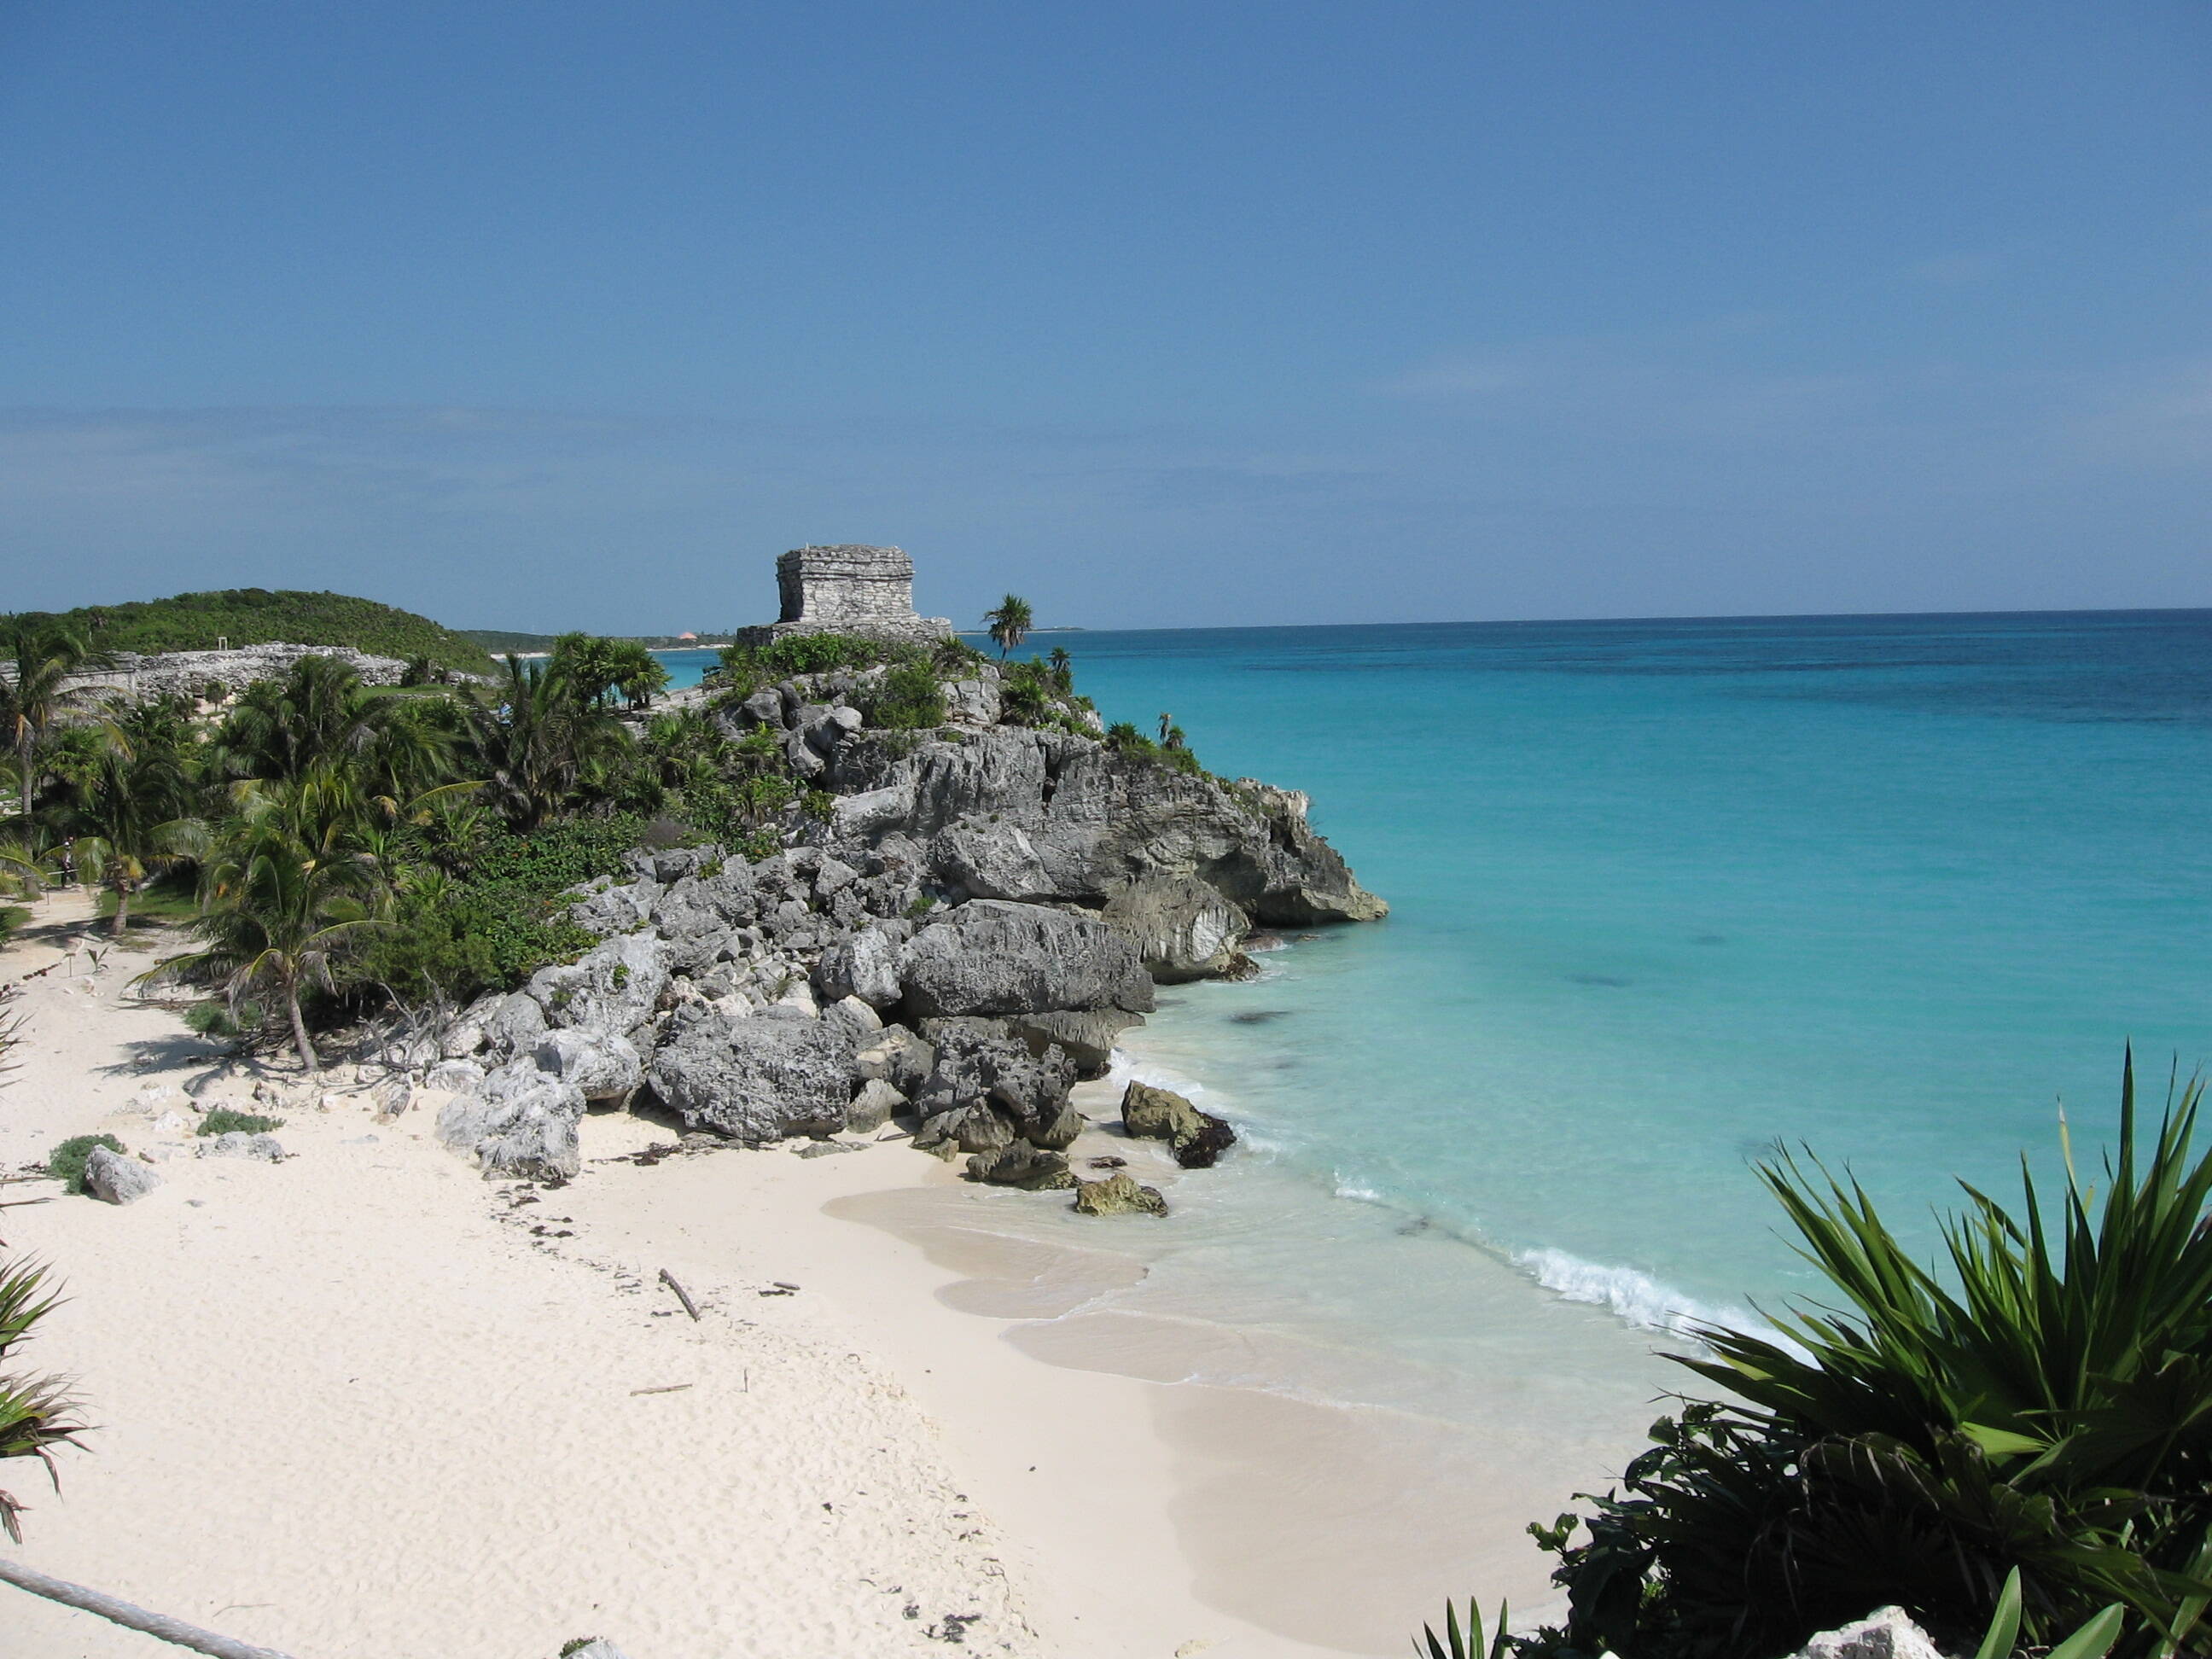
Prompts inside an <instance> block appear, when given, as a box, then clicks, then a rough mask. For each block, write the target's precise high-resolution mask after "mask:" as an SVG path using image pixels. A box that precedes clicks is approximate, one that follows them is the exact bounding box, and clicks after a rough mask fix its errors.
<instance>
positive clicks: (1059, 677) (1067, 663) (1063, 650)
mask: <svg viewBox="0 0 2212 1659" xmlns="http://www.w3.org/2000/svg"><path fill="white" fill-rule="evenodd" d="M1045 660H1046V661H1048V663H1050V664H1051V665H1052V677H1053V678H1054V680H1055V681H1056V682H1058V684H1059V686H1060V690H1063V691H1073V690H1075V659H1074V658H1073V657H1071V656H1069V655H1068V654H1067V647H1066V646H1064V645H1055V646H1054V647H1053V648H1052V654H1051V655H1050V656H1049V657H1048V658H1046V659H1045Z"/></svg>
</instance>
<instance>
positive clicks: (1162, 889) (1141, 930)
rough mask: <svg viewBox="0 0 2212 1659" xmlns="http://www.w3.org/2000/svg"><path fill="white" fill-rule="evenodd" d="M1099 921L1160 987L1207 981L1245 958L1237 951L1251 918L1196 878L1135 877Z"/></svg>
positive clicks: (1117, 895) (1110, 903)
mask: <svg viewBox="0 0 2212 1659" xmlns="http://www.w3.org/2000/svg"><path fill="white" fill-rule="evenodd" d="M1100 919H1101V920H1102V921H1104V922H1105V924H1106V925H1107V926H1108V927H1111V928H1113V929H1114V930H1115V932H1116V933H1120V934H1121V936H1122V937H1123V938H1125V939H1127V940H1128V941H1129V942H1130V943H1131V944H1132V945H1135V946H1136V947H1137V956H1138V958H1139V960H1140V961H1142V962H1143V963H1144V964H1145V971H1146V973H1148V974H1150V975H1152V977H1153V979H1155V980H1157V981H1158V982H1159V983H1161V984H1163V985H1174V984H1179V983H1181V982H1182V981H1185V980H1193V979H1211V978H1212V977H1214V976H1215V975H1218V974H1222V973H1225V972H1226V971H1228V970H1230V969H1232V968H1234V967H1236V966H1237V965H1238V964H1240V963H1243V962H1245V961H1246V960H1247V958H1246V957H1245V956H1244V954H1243V951H1240V950H1238V949H1237V947H1238V946H1239V945H1242V944H1243V941H1244V936H1245V934H1247V933H1249V932H1251V930H1252V919H1251V918H1250V917H1249V916H1248V915H1245V914H1244V912H1243V910H1241V909H1239V908H1237V906H1236V905H1234V904H1231V902H1229V901H1228V900H1227V899H1225V898H1224V897H1222V896H1221V895H1220V894H1219V893H1218V892H1217V891H1216V890H1214V889H1213V888H1212V887H1211V886H1209V885H1207V884H1206V883H1205V882H1202V881H1200V879H1199V878H1197V877H1196V876H1178V875H1149V876H1140V877H1139V878H1137V879H1136V880H1135V881H1133V882H1131V883H1130V884H1128V885H1127V887H1124V888H1123V889H1121V891H1120V892H1118V893H1116V894H1115V895H1114V896H1113V897H1112V898H1110V899H1109V900H1107V901H1106V908H1105V909H1104V910H1103V911H1102V912H1101V913H1100Z"/></svg>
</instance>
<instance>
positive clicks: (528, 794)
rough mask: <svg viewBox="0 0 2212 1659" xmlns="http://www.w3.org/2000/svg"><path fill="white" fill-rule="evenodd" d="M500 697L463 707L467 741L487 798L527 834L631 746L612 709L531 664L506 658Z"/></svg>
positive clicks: (512, 824)
mask: <svg viewBox="0 0 2212 1659" xmlns="http://www.w3.org/2000/svg"><path fill="white" fill-rule="evenodd" d="M499 696H500V698H501V701H500V702H499V704H498V705H497V706H496V707H487V706H485V705H483V704H477V705H475V706H474V707H472V708H471V709H470V710H469V711H468V713H467V719H468V726H469V734H468V741H469V746H470V748H471V750H472V751H473V754H472V757H471V758H472V761H473V763H474V766H475V768H476V769H477V772H478V774H479V775H480V776H482V777H483V788H484V793H485V799H488V800H489V802H490V803H491V804H492V805H494V806H495V807H496V808H497V809H498V811H499V813H500V815H501V817H504V818H505V819H506V820H507V823H508V824H509V825H510V826H512V827H513V828H514V829H519V830H522V831H524V832H525V833H527V832H528V831H530V830H532V829H536V828H537V827H538V825H539V824H540V823H544V820H545V819H546V817H548V816H550V814H551V813H553V812H554V811H556V810H557V809H558V808H560V807H561V806H562V805H565V804H566V803H567V802H568V800H569V799H570V798H571V797H573V796H574V794H575V793H576V792H577V790H578V789H579V787H581V786H582V785H584V784H585V783H586V782H587V781H590V780H592V779H593V778H594V777H598V776H600V775H604V774H605V771H606V770H607V769H609V768H611V766H612V765H613V764H614V763H615V762H616V761H617V759H619V758H620V757H622V756H623V754H624V753H625V752H627V750H629V746H630V744H629V733H628V732H625V731H623V728H622V725H621V723H620V722H619V721H617V720H616V719H615V717H614V716H613V715H611V714H609V713H607V711H606V710H605V709H604V708H600V707H599V705H598V704H597V703H596V702H586V701H582V700H580V699H579V698H577V697H576V696H574V695H573V692H572V690H571V687H570V685H569V684H568V681H567V680H566V679H564V678H562V676H560V675H558V674H555V673H552V672H550V671H547V670H544V669H542V668H540V667H539V666H538V665H537V664H536V663H527V664H526V663H524V662H523V661H521V660H520V659H519V658H516V657H512V656H510V657H509V658H508V659H507V683H506V684H505V685H503V686H502V687H501V688H500V692H499Z"/></svg>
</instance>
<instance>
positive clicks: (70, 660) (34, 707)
mask: <svg viewBox="0 0 2212 1659" xmlns="http://www.w3.org/2000/svg"><path fill="white" fill-rule="evenodd" d="M0 653H5V655H6V657H7V658H8V662H7V663H6V665H0V726H5V728H6V731H7V738H8V744H9V747H10V748H12V749H13V750H15V779H16V790H17V796H16V801H17V807H18V810H19V811H21V812H22V813H23V814H24V815H25V816H26V817H28V815H29V813H30V811H31V805H32V801H33V798H34V797H35V796H36V795H37V794H38V782H39V767H38V759H39V750H40V748H41V747H42V746H43V745H44V744H45V743H46V735H47V733H48V732H51V731H52V729H53V725H54V721H55V720H57V719H58V718H59V717H60V716H61V715H62V714H64V713H65V712H67V711H68V710H69V709H70V708H74V707H76V706H78V705H80V704H81V703H82V702H83V701H84V698H85V696H86V691H85V690H84V689H83V688H80V687H73V686H71V685H70V680H71V679H73V678H76V676H77V675H79V674H82V673H83V672H84V671H86V670H87V669H89V668H97V667H100V666H101V665H104V664H105V663H106V662H107V661H108V660H109V659H107V658H106V657H105V656H104V655H101V654H100V653H95V652H94V651H93V650H92V649H91V648H90V647H88V646H87V645H86V644H85V642H84V640H83V638H82V636H81V635H78V634H76V633H75V632H74V631H72V630H71V629H69V628H68V627H66V626H64V624H63V623H58V622H55V621H52V620H51V619H37V618H21V617H19V618H15V619H13V620H12V621H11V622H10V623H9V624H8V627H7V631H6V633H5V635H0Z"/></svg>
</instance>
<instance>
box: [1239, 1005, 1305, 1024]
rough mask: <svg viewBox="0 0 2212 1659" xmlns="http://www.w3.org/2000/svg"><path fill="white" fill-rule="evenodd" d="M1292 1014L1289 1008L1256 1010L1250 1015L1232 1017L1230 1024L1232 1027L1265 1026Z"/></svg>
mask: <svg viewBox="0 0 2212 1659" xmlns="http://www.w3.org/2000/svg"><path fill="white" fill-rule="evenodd" d="M1289 1012H1291V1011H1290V1010H1289V1009H1287V1008H1255V1009H1253V1010H1252V1012H1249V1013H1245V1014H1231V1015H1230V1016H1229V1023H1230V1024H1232V1025H1265V1024H1267V1022H1268V1021H1269V1020H1271V1019H1281V1018H1284V1017H1285V1016H1286V1015H1288V1014H1289Z"/></svg>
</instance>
